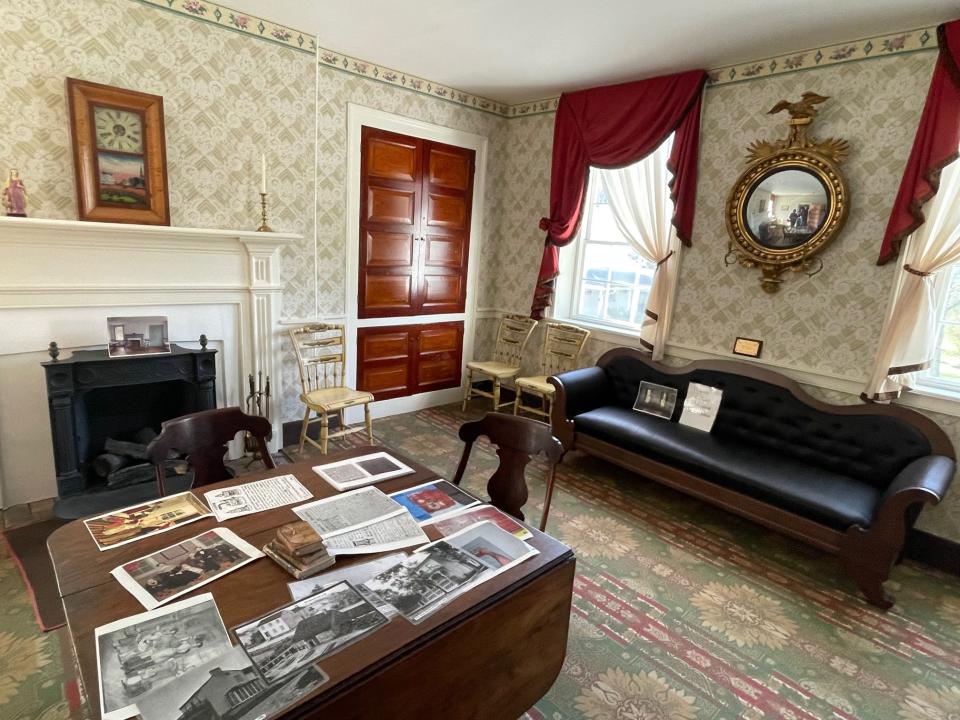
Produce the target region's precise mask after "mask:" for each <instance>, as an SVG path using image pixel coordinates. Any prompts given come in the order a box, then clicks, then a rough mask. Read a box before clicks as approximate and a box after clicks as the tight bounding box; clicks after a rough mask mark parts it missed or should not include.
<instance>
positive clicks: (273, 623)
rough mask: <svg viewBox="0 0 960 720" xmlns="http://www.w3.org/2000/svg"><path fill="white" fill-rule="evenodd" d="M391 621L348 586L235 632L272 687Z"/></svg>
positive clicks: (307, 598) (322, 594)
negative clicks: (282, 679)
mask: <svg viewBox="0 0 960 720" xmlns="http://www.w3.org/2000/svg"><path fill="white" fill-rule="evenodd" d="M387 622H388V620H387V618H386V617H384V616H383V614H381V613H380V611H379V610H377V609H376V608H375V607H374V606H373V605H372V604H370V603H369V602H368V601H367V600H366V599H364V597H363V596H362V595H360V593H358V592H357V590H356V589H355V588H354V587H353V586H352V585H350V584H349V583H346V582H341V583H338V584H336V585H334V586H332V587H329V588H327V589H326V590H322V591H321V592H318V593H317V594H315V595H311V596H309V597H306V598H304V599H303V600H298V601H297V602H294V603H291V604H290V605H286V606H284V607H282V608H280V609H279V610H276V611H274V612H272V613H270V614H268V615H265V616H264V617H262V618H260V619H259V620H255V621H254V622H251V623H247V624H245V625H240V626H238V627H235V628H233V633H234V635H236V637H237V640H238V641H239V643H240V645H242V646H243V649H244V650H245V651H246V653H247V655H248V656H249V657H250V660H252V661H253V664H254V666H255V667H256V668H257V670H258V671H259V672H260V674H261V675H263V677H264V679H265V680H266V681H267V682H268V683H274V682H277V681H278V680H280V679H281V678H283V677H286V676H287V675H289V674H290V673H292V672H296V671H297V670H300V669H301V668H303V667H305V666H307V665H309V664H311V663H314V662H317V661H318V660H320V659H321V658H323V657H326V656H327V655H330V654H332V653H335V652H337V651H338V650H340V649H342V648H344V647H345V646H347V645H349V644H350V643H352V642H354V641H356V640H358V639H360V638H361V637H363V636H364V635H366V634H367V633H369V632H372V631H373V630H376V629H377V628H378V627H380V626H382V625H385V624H386V623H387Z"/></svg>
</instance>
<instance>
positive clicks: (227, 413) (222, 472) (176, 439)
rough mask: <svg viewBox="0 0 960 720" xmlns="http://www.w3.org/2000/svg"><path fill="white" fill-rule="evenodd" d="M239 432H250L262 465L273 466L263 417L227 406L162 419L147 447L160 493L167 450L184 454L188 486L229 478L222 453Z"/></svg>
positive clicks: (268, 431) (268, 435) (162, 488)
mask: <svg viewBox="0 0 960 720" xmlns="http://www.w3.org/2000/svg"><path fill="white" fill-rule="evenodd" d="M239 432H247V433H250V435H251V436H252V437H253V439H254V441H255V442H256V444H257V447H258V449H259V450H260V457H261V459H262V460H263V464H264V466H266V467H267V468H270V469H272V468H275V467H276V464H275V463H274V462H273V458H272V457H270V451H269V450H268V449H267V438H269V437H270V435H271V432H272V428H271V427H270V421H269V420H267V419H266V418H262V417H259V416H257V415H247V414H246V413H245V412H243V410H241V409H240V408H238V407H228V408H218V409H216V410H202V411H201V412H196V413H192V414H191V415H184V416H183V417H178V418H174V419H173V420H167V421H166V422H164V423H163V424H162V425H161V426H160V434H159V435H157V437H155V438H154V439H153V441H152V442H151V443H150V445H149V446H148V447H147V458H148V459H149V460H150V463H151V464H152V465H153V467H154V471H155V472H156V475H157V490H158V491H159V492H160V495H161V496H163V495H165V494H166V487H165V483H166V475H165V472H164V465H165V463H166V461H167V458H168V457H169V456H170V452H171V451H174V452H176V453H182V454H184V455H186V456H187V465H188V467H189V468H190V469H191V470H193V485H192V487H203V486H204V485H209V484H211V483H215V482H220V481H221V480H229V479H230V478H231V477H233V475H232V474H231V473H230V471H229V470H228V469H227V466H226V464H225V463H224V462H223V456H224V455H225V454H226V452H227V447H226V446H227V443H228V442H230V441H231V440H233V439H234V438H235V437H236V436H237V433H239Z"/></svg>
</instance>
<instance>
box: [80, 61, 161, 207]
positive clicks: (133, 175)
mask: <svg viewBox="0 0 960 720" xmlns="http://www.w3.org/2000/svg"><path fill="white" fill-rule="evenodd" d="M67 101H68V104H69V106H70V135H71V140H72V142H73V165H74V170H75V172H76V177H77V210H78V214H79V217H80V219H81V220H96V221H99V222H117V223H139V224H143V225H169V224H170V202H169V197H168V192H167V153H166V147H165V141H164V128H163V98H162V97H160V96H159V95H148V94H147V93H141V92H136V91H134V90H123V89H121V88H116V87H111V86H109V85H100V84H99V83H92V82H86V81H84V80H75V79H74V78H67Z"/></svg>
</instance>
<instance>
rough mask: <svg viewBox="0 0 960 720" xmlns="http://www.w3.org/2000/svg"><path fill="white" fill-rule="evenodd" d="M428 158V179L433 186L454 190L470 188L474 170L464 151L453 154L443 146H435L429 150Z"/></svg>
mask: <svg viewBox="0 0 960 720" xmlns="http://www.w3.org/2000/svg"><path fill="white" fill-rule="evenodd" d="M458 150H459V148H458ZM427 158H428V159H427V166H428V175H427V177H428V181H429V182H430V184H431V185H440V186H443V187H448V188H453V189H454V190H466V189H467V188H469V187H470V181H471V176H472V175H473V172H472V170H473V168H472V167H471V162H470V160H471V158H470V157H469V156H468V155H466V154H465V153H463V152H462V151H461V152H451V151H450V150H449V149H447V148H444V147H443V146H434V147H431V148H430V149H429V152H428V154H427Z"/></svg>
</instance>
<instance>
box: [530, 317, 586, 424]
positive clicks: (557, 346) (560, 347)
mask: <svg viewBox="0 0 960 720" xmlns="http://www.w3.org/2000/svg"><path fill="white" fill-rule="evenodd" d="M588 337H590V331H589V330H584V329H583V328H580V327H577V326H576V325H564V324H563V323H556V322H548V323H547V331H546V333H545V335H544V338H543V357H542V359H541V360H540V373H541V374H540V375H532V376H529V377H519V378H517V379H516V381H515V382H514V385H515V386H516V389H517V394H516V396H515V397H514V399H513V414H514V415H516V414H518V413H519V412H520V411H521V410H523V411H525V412H529V413H533V414H534V415H539V416H541V417H545V418H548V419H549V417H550V404H551V403H552V402H553V385H551V384H550V383H548V382H547V378H548V377H550V376H551V375H559V374H560V373H562V372H567V371H568V370H574V369H576V367H577V360H578V359H579V357H580V353H581V351H582V350H583V346H584V345H585V344H586V342H587V338H588ZM523 393H527V394H528V395H535V396H536V397H539V398H540V407H533V406H532V405H524V404H523V398H522V396H523Z"/></svg>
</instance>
